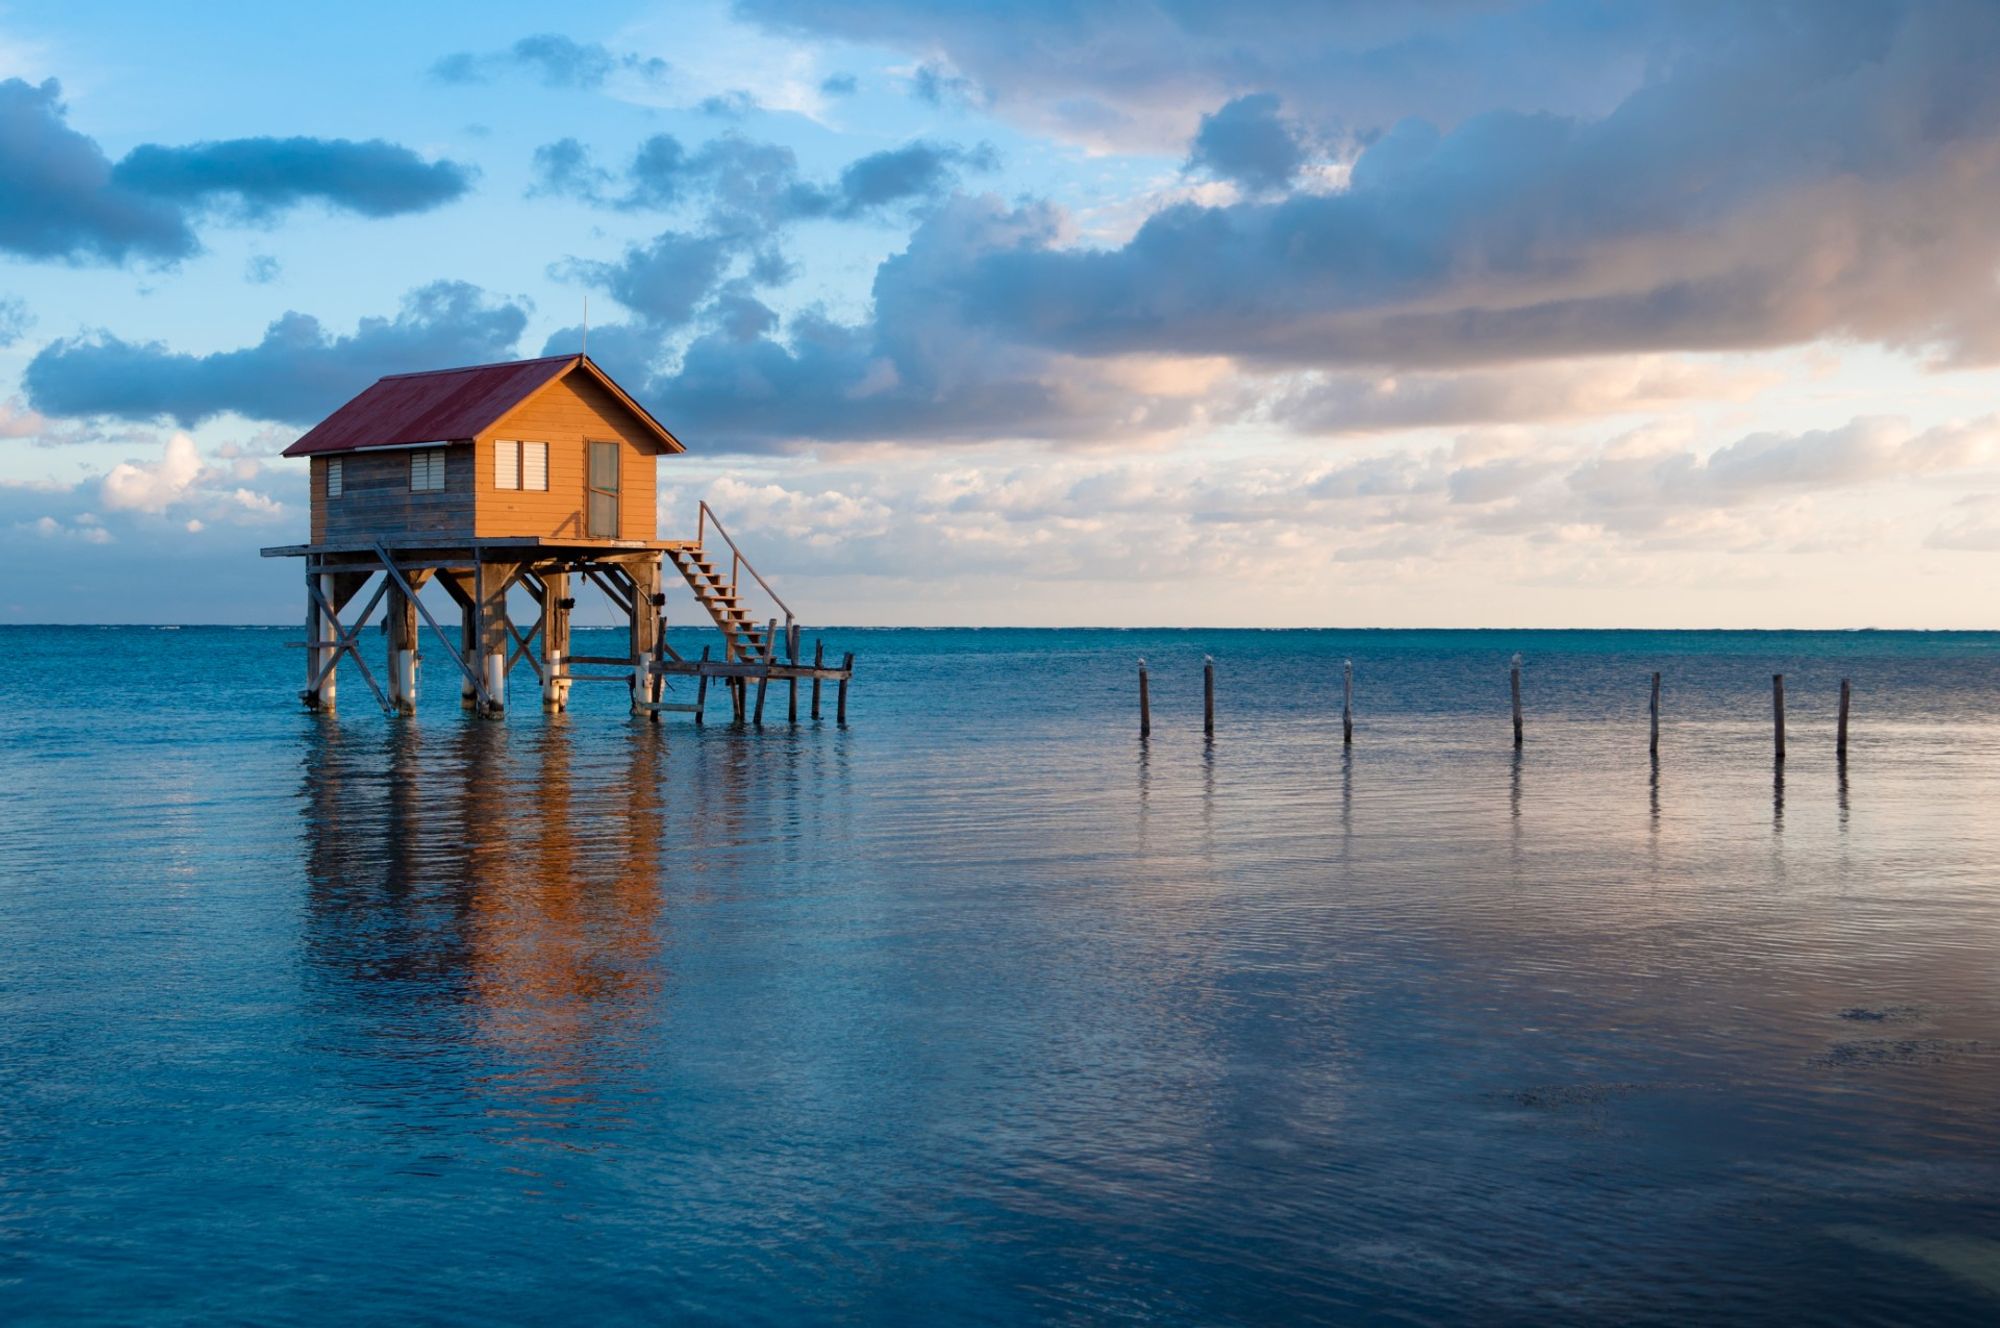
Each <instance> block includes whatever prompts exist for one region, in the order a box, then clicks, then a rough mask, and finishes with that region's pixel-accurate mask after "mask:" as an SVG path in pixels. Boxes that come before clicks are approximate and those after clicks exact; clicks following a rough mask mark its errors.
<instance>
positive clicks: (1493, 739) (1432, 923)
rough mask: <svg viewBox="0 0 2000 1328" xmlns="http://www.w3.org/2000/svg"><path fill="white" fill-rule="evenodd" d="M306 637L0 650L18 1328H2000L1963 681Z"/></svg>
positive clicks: (856, 634) (1, 946)
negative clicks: (761, 711) (631, 662)
mask: <svg viewBox="0 0 2000 1328" xmlns="http://www.w3.org/2000/svg"><path fill="white" fill-rule="evenodd" d="M297 635H298V632H297V630H296V629H292V630H289V631H288V630H248V629H246V630H227V629H213V628H189V629H185V630H179V631H175V630H152V629H132V628H123V629H88V628H50V629H44V628H13V629H0V1320H4V1321H5V1322H7V1323H9V1324H23V1323H40V1322H56V1321H63V1322H103V1323H133V1322H187V1323H216V1322H225V1323H259V1324H290V1323H320V1322H381V1323H398V1324H402V1323H439V1324H447V1323H464V1324H485V1323H493V1322H503V1321H504V1322H551V1323H553V1322H583V1323H639V1322H645V1323H653V1322H660V1321H669V1322H689V1323H715V1324H745V1323H766V1324H793V1323H803V1322H819V1321H870V1322H884V1323H910V1324H918V1323H922V1324H930V1323H1022V1322H1064V1323H1099V1322H1128V1323H1157V1324H1180V1323H1186V1324H1218V1323H1223V1324H1229V1323H1246V1324H1247V1323H1276V1322H1309V1321H1388V1322H1404V1323H1463V1322H1480V1323H1510V1322H1511V1323H1537V1324H1541V1323H1551V1322H1595V1323H1605V1322H1623V1323H1629V1322H1653V1323H1662V1324H1665V1323H1674V1324H1685V1323H1692V1322H1714V1321H1736V1322H1744V1321H1751V1320H1757V1321H1774V1320H1775V1321H1785V1322H1792V1323H1812V1322H1827V1323H1833V1322H1881V1323H1909V1322H1914V1321H1924V1322H1932V1323H1950V1322H1959V1323H1981V1324H1990V1323H1992V1322H1994V1321H1995V1320H1996V1318H2000V815H1996V811H2000V635H1916V634H1891V633H1879V634H1878V633H1854V634H1783V633H1777V634H1730V633H1715V634H1708V633H1592V632H1577V633H1561V632H1558V633H1546V632H1504V633H1502V632H1462V633H1459V632H1283V633H1279V632H1095V631H1059V632H1037V631H830V632H828V633H827V644H828V647H829V649H830V650H833V651H835V652H839V651H844V650H848V649H852V650H853V651H855V652H856V654H857V656H858V660H859V663H858V672H857V677H856V683H855V690H854V693H853V698H852V706H851V716H850V718H851V723H850V726H849V727H848V728H847V729H845V730H841V729H838V728H836V727H835V726H834V725H833V724H832V723H831V722H830V715H831V698H830V697H829V698H828V714H829V722H825V723H822V724H819V725H810V724H801V725H799V726H798V727H792V726H790V725H788V724H786V723H784V722H783V717H784V713H785V708H784V699H783V694H782V692H780V693H777V694H775V695H773V696H772V697H771V699H770V700H769V701H767V710H766V721H767V722H766V724H765V726H764V727H763V728H762V729H761V730H748V729H737V728H734V727H732V726H730V725H728V724H726V723H724V722H721V721H722V720H723V715H722V713H721V712H720V710H718V711H717V713H716V715H715V722H712V723H711V724H709V725H708V726H707V727H706V728H703V729H696V728H694V727H692V726H691V725H690V723H689V722H688V720H687V719H686V717H683V716H675V717H671V718H670V719H669V720H668V721H667V722H665V723H663V724H661V725H658V726H654V725H650V724H645V723H638V722H634V721H633V720H632V719H630V718H629V717H628V716H627V715H626V714H625V713H623V707H624V692H623V689H622V688H619V687H615V686H610V685H595V686H589V685H586V686H579V688H578V690H577V695H576V701H577V705H576V708H575V709H574V711H573V712H572V713H571V714H569V715H568V716H565V717H561V718H559V719H557V720H554V721H550V720H545V719H544V717H543V716H542V715H541V714H540V713H539V710H538V709H537V708H535V707H534V706H533V705H532V704H530V705H528V706H525V707H517V709H516V711H515V713H514V714H512V715H511V716H510V717H509V718H508V719H507V720H506V721H505V722H504V723H493V722H482V721H477V720H473V719H471V718H468V717H467V716H465V715H463V714H462V713H461V712H460V710H459V709H458V704H457V682H456V678H455V677H454V676H453V675H452V674H451V673H450V672H449V668H450V666H449V665H448V664H447V663H446V662H444V659H443V652H442V651H438V650H435V649H433V650H432V651H431V658H430V661H429V662H428V663H427V664H426V666H425V667H426V676H425V680H424V685H425V696H424V702H423V704H424V709H423V713H422V714H421V715H420V716H419V717H418V718H417V719H415V720H414V721H403V720H397V721H390V720H385V719H384V718H383V716H382V715H381V714H380V713H379V712H378V711H377V710H376V709H375V707H374V704H373V702H372V701H371V700H370V699H369V696H368V693H367V689H366V687H365V686H364V684H363V683H362V682H361V680H360V678H359V676H358V675H357V674H355V673H353V671H352V669H351V667H349V668H347V669H345V670H344V673H343V677H342V680H341V703H342V708H341V710H340V713H339V714H338V716H337V717H334V718H325V717H317V716H313V715H309V714H306V713H304V712H302V710H301V709H300V707H299V706H298V705H297V703H296V701H295V699H294V696H293V693H294V692H295V691H296V690H297V689H298V687H299V686H300V683H301V676H300V675H301V673H302V669H303V663H302V660H301V656H300V652H299V651H297V650H288V649H285V648H284V647H283V645H282V642H284V641H285V640H287V639H289V638H292V637H296V636H297ZM809 639H810V638H809ZM379 640H380V638H378V637H373V636H372V635H371V649H372V648H375V646H376V644H377V643H379ZM689 640H691V641H697V638H689ZM613 642H614V638H613V637H612V636H611V635H610V634H609V633H605V634H603V637H602V640H600V641H595V642H593V641H590V640H589V637H588V635H587V634H584V633H579V639H578V642H577V647H576V648H577V649H578V650H579V651H589V650H593V649H595V647H596V646H598V645H602V646H603V647H605V649H606V650H607V651H608V650H609V649H611V648H613ZM1515 651H1520V652H1521V653H1522V655H1523V656H1524V659H1525V670H1524V692H1525V705H1526V710H1527V741H1526V744H1525V747H1524V749H1523V750H1522V751H1521V752H1520V753H1519V754H1518V755H1517V754H1516V753H1515V751H1514V750H1513V747H1512V742H1511V735H1510V733H1509V729H1508V713H1507V704H1508V703H1507V677H1506V667H1507V659H1508V657H1509V655H1511V654H1512V653H1513V652H1515ZM1204 654H1211V655H1213V656H1214V657H1215V660H1216V662H1217V674H1218V682H1217V696H1218V702H1217V704H1218V721H1217V732H1216V734H1215V738H1214V741H1213V742H1212V743H1204V741H1203V738H1202V734H1201V720H1200V693H1201V677H1200V674H1201V659H1202V656H1203V655H1204ZM1141 655H1144V656H1146V657H1147V658H1148V659H1149V660H1150V661H1151V664H1152V670H1153V674H1152V677H1153V696H1154V735H1153V738H1152V741H1151V742H1150V744H1148V745H1147V746H1144V747H1142V746H1141V745H1140V744H1139V742H1138V741H1137V738H1136V701H1135V691H1136V685H1135V677H1134V666H1135V661H1136V660H1137V658H1138V657H1139V656H1141ZM1349 658H1351V659H1352V660H1353V661H1354V664H1355V670H1356V680H1357V708H1358V724H1357V733H1356V741H1355V744H1354V746H1353V748H1352V749H1351V751H1344V750H1343V748H1342V744H1341V740H1340V716H1339V686H1340V685H1339V673H1340V662H1341V661H1342V660H1343V659H1349ZM1653 669H1659V670H1661V671H1663V672H1664V674H1665V705H1664V719H1663V724H1662V740H1661V751H1660V756H1659V759H1658V761H1657V763H1654V762H1652V761H1650V760H1649V759H1648V755H1647V750H1646V718H1645V710H1646V686H1647V684H1646V676H1647V674H1648V673H1649V672H1650V671H1651V670H1653ZM1773 672H1784V673H1785V674H1786V675H1787V689H1788V692H1789V697H1790V703H1791V731H1790V739H1791V753H1790V759H1789V761H1788V762H1786V764H1785V765H1784V767H1783V768H1782V770H1779V769H1777V768H1775V767H1774V762H1773V760H1772V754H1771V733H1770V688H1771V675H1772V673H1773ZM1843 676H1847V677H1851V678H1852V679H1853V682H1854V689H1855V692H1854V696H1855V699H1854V734H1853V742H1852V752H1851V755H1850V758H1849V760H1848V762H1847V767H1846V770H1845V772H1844V773H1843V772H1842V771H1841V770H1840V769H1839V768H1838V767H1837V766H1836V763H1835V761H1834V756H1833V734H1832V725H1833V716H1834V706H1835V701H1836V697H1837V694H1838V686H1839V680H1840V678H1841V677H1843ZM515 686H516V689H517V690H516V697H517V700H519V699H528V698H529V697H530V696H531V695H532V693H531V692H530V691H529V690H528V688H529V686H530V684H529V682H528V680H527V679H525V678H524V677H523V676H522V675H521V674H517V676H516V680H515ZM804 704H805V701H804V699H803V698H802V700H801V706H802V709H803V706H804ZM774 717H775V718H774Z"/></svg>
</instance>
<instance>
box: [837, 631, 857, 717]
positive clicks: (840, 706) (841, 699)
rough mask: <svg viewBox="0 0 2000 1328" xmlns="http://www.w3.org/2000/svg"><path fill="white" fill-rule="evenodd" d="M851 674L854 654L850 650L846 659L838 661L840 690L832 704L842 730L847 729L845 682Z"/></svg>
mask: <svg viewBox="0 0 2000 1328" xmlns="http://www.w3.org/2000/svg"><path fill="white" fill-rule="evenodd" d="M853 673H854V652H853V651H852V650H850V651H848V652H847V655H846V657H845V658H844V659H842V660H841V661H840V689H839V693H838V696H837V698H836V700H835V702H834V714H835V718H836V722H838V723H839V725H840V727H842V728H846V727H847V680H848V678H849V677H851V676H852V675H853Z"/></svg>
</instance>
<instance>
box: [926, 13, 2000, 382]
mask: <svg viewBox="0 0 2000 1328" xmlns="http://www.w3.org/2000/svg"><path fill="white" fill-rule="evenodd" d="M1741 12H1742V14H1743V17H1742V19H1741V23H1742V25H1743V26H1742V28H1741V30H1740V31H1738V32H1737V34H1736V36H1737V40H1736V41H1734V42H1732V43H1729V44H1726V45H1724V46H1722V47H1720V48H1719V49H1718V50H1717V51H1715V52H1714V53H1712V54H1711V55H1709V56H1707V57H1706V58H1704V59H1702V60H1698V61H1696V60H1689V61H1683V62H1681V63H1680V64H1678V65H1676V66H1674V67H1673V68H1671V69H1669V70H1665V71H1662V73H1661V74H1660V76H1659V78H1658V79H1657V81H1655V82H1652V83H1649V84H1648V85H1647V86H1645V87H1644V88H1642V89H1641V90H1640V91H1638V92H1636V93H1634V94H1633V95H1632V96H1631V97H1630V98H1628V99H1627V100H1626V101H1625V102H1624V103H1623V104H1621V105H1620V106H1619V107H1617V109H1616V110H1615V111H1613V112H1612V113H1611V114H1609V115H1606V116H1604V117H1602V118H1598V119H1579V118H1570V117H1561V116H1553V115H1545V114H1526V113H1521V112H1516V111H1492V112H1488V113H1486V114H1484V115H1480V116H1476V117H1473V118H1472V119H1469V120H1467V121H1465V122H1464V123H1463V124H1461V125H1459V126H1458V127H1457V128H1455V129H1452V130H1450V131H1448V132H1447V131H1442V130H1439V129H1437V128H1434V127H1432V126H1430V125H1428V124H1425V123H1423V122H1420V121H1405V122H1403V123H1401V124H1399V125H1398V126H1397V127H1396V128H1395V129H1394V130H1392V131H1391V132H1389V133H1387V134H1386V135H1384V136H1382V137H1381V138H1380V139H1378V140H1377V141H1375V142H1374V143H1372V144H1371V145H1370V146H1369V147H1368V148H1367V149H1366V150H1365V151H1364V152H1363V153H1362V154H1361V155H1360V156H1359V158H1358V159H1357V160H1356V161H1355V163H1354V165H1353V168H1352V174H1351V183H1350V187H1349V188H1348V189H1347V190H1345V191H1344V192H1339V193H1332V194H1316V195H1300V196H1294V197H1290V198H1286V199H1283V200H1280V201H1262V200H1259V201H1252V202H1246V203H1242V204H1238V205H1234V206H1229V207H1200V206H1193V205H1187V206H1179V207H1174V208H1170V209H1168V210H1166V211H1163V212H1160V213H1158V214H1156V215H1155V216H1153V217H1152V218H1151V219H1150V220H1148V221H1147V222H1146V223H1145V225H1143V226H1142V227H1141V228H1140V230H1139V231H1138V233H1137V234H1136V235H1135V236H1134V237H1133V239H1132V240H1131V241H1130V242H1129V243H1127V244H1125V245H1123V246H1121V247H1119V248H1116V249H1110V250H1092V249H1081V248H1059V247H1057V245H1056V244H1055V243H1054V242H1053V241H1052V242H1050V243H1047V244H1019V245H1011V246H1009V247H1005V248H1001V249H996V250H990V251H987V250H979V249H967V250H966V251H965V252H963V253H962V254H961V255H960V260H961V261H960V264H959V265H958V266H956V267H952V266H949V265H947V266H943V267H941V268H940V270H939V273H938V282H939V288H938V289H937V291H936V293H935V295H936V298H937V299H939V300H941V301H950V302H952V303H954V304H955V305H956V306H957V307H958V308H959V309H961V310H962V311H964V314H965V317H966V320H967V321H968V322H969V323H975V324H978V325H981V326H984V327H985V328H987V329H988V330H990V331H992V332H994V333H996V334H998V335H999V336H1001V337H1003V338H1005V339H1008V340H1010V341H1016V342H1021V343H1026V344H1033V345H1036V346H1040V347H1043V348H1045V349H1048V350H1052V351H1061V352H1066V353H1072V354H1084V355H1108V354H1121V353H1133V352H1139V353H1161V352H1165V353H1179V354H1202V355H1207V354H1215V355H1230V356H1236V357H1240V358H1242V359H1245V360H1249V361H1253V362H1262V363H1264V364H1267V365H1273V366H1299V365H1306V366H1331V365H1343V364H1372V365H1392V366H1396V365H1435V366H1449V365H1455V364H1467V363H1479V362H1500V361H1510V360H1523V359H1536V358H1547V357H1555V356H1572V355H1584V354H1604V353H1612V352H1623V351H1636V350H1673V349H1735V348H1755V347H1767V346H1776V345H1785V344H1794V343H1798V342H1802V341H1808V340H1813V339H1817V338H1820V337H1829V336H1835V337H1839V336H1845V337H1855V338H1860V339H1865V340H1870V341H1876V342H1881V343H1886V344H1890V345H1898V346H1935V347H1941V348H1942V349H1943V351H1944V353H1946V354H1947V355H1949V356H1952V357H1955V358H1958V359H1961V360H1988V359H1991V358H1993V357H1994V356H1996V355H2000V302H1996V299H1995V292H1994V289H1993V278H1992V273H1993V271H1994V270H1995V268H1996V266H2000V231H1996V230H1995V229H1994V228H1993V227H1992V226H1990V225H1989V224H1988V221H1987V219H1988V218H1990V217H1991V216H1992V215H1994V213H1995V212H1996V210H2000V81H1996V80H1994V79H1992V78H1990V77H1989V76H1988V70H1987V67H1986V62H1985V59H1984V53H1985V52H1988V51H1991V50H1995V49H2000V9H1995V8H1993V7H1991V6H1979V5H1952V4H1944V3H1938V4H1916V5H1911V6H1908V7H1903V8H1897V7H1893V6H1887V5H1884V6H1878V7H1874V8H1870V9H1866V10H1861V11H1856V12H1854V13H1846V12H1845V11H1838V9H1837V7H1834V6H1826V7H1817V6H1816V7H1806V8H1800V9H1791V10H1784V11H1777V10H1766V9H1757V10H1755V11H1750V10H1744V11H1741ZM1830 14H1832V15H1836V16H1837V17H1838V18H1839V21H1838V22H1834V21H1833V20H1832V19H1830V18H1828V17H1826V15H1830Z"/></svg>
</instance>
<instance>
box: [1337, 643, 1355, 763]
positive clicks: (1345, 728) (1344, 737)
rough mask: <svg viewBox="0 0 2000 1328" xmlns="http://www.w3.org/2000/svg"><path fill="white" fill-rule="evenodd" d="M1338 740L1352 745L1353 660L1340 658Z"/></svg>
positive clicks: (1345, 744) (1343, 743)
mask: <svg viewBox="0 0 2000 1328" xmlns="http://www.w3.org/2000/svg"><path fill="white" fill-rule="evenodd" d="M1340 741H1341V743H1342V745H1344V746H1348V747H1352V746H1353V745H1354V661H1353V660H1351V659H1347V660H1342V661H1341V664H1340Z"/></svg>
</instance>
